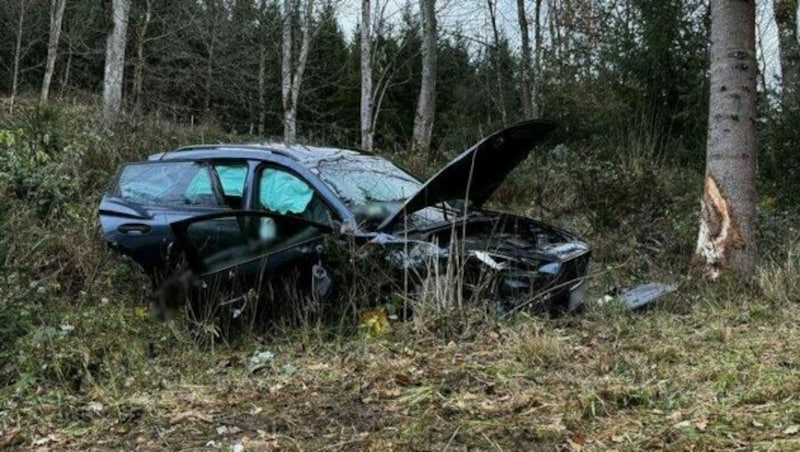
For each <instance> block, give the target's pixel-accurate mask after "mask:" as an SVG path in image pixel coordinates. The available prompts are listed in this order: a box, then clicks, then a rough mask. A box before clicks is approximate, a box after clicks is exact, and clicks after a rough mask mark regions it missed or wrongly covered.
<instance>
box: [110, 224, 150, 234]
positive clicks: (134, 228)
mask: <svg viewBox="0 0 800 452" xmlns="http://www.w3.org/2000/svg"><path fill="white" fill-rule="evenodd" d="M151 229H152V228H151V227H150V226H148V225H146V224H142V223H125V224H121V225H119V226H118V227H117V231H119V232H121V233H123V234H127V235H144V234H147V233H149V232H150V230H151Z"/></svg>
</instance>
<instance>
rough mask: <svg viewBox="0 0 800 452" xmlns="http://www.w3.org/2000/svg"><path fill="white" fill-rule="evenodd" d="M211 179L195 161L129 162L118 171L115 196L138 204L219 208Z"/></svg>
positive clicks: (208, 171)
mask: <svg viewBox="0 0 800 452" xmlns="http://www.w3.org/2000/svg"><path fill="white" fill-rule="evenodd" d="M211 180H212V179H211V168H210V167H209V166H208V165H204V164H200V163H196V162H157V163H156V162H147V163H132V164H128V165H125V166H124V167H123V168H122V171H121V172H120V176H119V179H118V182H117V196H119V197H121V198H123V199H126V200H129V201H133V202H137V203H140V204H155V205H195V206H219V205H222V202H221V201H220V199H219V197H218V196H216V195H215V193H214V190H213V189H212V183H211Z"/></svg>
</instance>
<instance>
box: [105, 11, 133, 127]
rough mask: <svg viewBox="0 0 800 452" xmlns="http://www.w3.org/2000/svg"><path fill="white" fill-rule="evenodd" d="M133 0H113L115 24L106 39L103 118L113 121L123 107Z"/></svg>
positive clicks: (112, 12)
mask: <svg viewBox="0 0 800 452" xmlns="http://www.w3.org/2000/svg"><path fill="white" fill-rule="evenodd" d="M130 9H131V0H113V2H112V6H111V10H112V11H111V14H112V19H113V22H114V26H113V28H112V29H111V32H110V33H109V34H108V38H107V40H106V63H105V74H104V77H103V119H104V120H106V121H111V120H114V119H116V118H117V117H118V116H119V113H120V110H121V109H122V79H123V76H124V73H125V43H126V40H127V35H128V14H129V13H130Z"/></svg>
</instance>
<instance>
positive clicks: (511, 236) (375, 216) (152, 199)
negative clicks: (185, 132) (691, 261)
mask: <svg viewBox="0 0 800 452" xmlns="http://www.w3.org/2000/svg"><path fill="white" fill-rule="evenodd" d="M555 127H556V126H555V124H553V123H550V122H546V121H526V122H522V123H519V124H516V125H514V126H512V127H509V128H506V129H503V130H501V131H498V132H496V133H494V134H492V135H491V136H489V137H487V138H485V139H483V140H481V141H480V142H478V143H477V144H475V145H474V146H472V147H471V148H469V149H467V150H466V151H464V152H463V153H461V154H460V155H459V156H458V157H456V158H455V159H454V160H452V161H451V162H450V163H449V164H447V165H446V166H445V167H443V168H442V169H441V170H440V171H438V172H437V173H436V174H435V175H434V176H433V177H431V178H430V179H428V180H427V181H421V180H420V179H418V178H417V177H415V176H413V175H412V174H411V173H410V172H408V171H406V170H404V169H403V168H401V167H400V166H399V165H397V164H395V163H392V162H391V161H389V160H387V159H385V158H383V157H380V156H377V155H372V154H370V153H366V152H362V151H358V150H351V149H338V148H328V147H316V146H305V145H300V144H297V145H285V144H276V143H264V144H213V145H198V146H189V147H182V148H179V149H176V150H172V151H168V152H162V153H157V154H153V155H151V156H150V157H149V158H148V159H147V160H146V161H142V162H134V163H128V164H125V165H123V166H122V168H121V169H120V170H119V172H118V175H117V177H116V180H115V182H114V185H113V189H112V190H111V191H109V192H108V193H107V194H105V195H104V196H103V198H102V200H101V202H100V206H99V217H100V223H101V228H102V232H103V234H104V235H105V238H106V240H107V242H108V244H109V245H110V246H111V247H112V248H113V249H115V250H117V251H119V252H120V253H122V254H124V255H127V256H129V257H130V258H131V259H133V260H134V261H135V262H136V263H138V264H139V265H140V266H141V267H142V268H143V269H144V271H145V272H146V273H147V274H148V275H150V277H151V278H152V279H153V281H154V284H155V285H156V286H158V285H159V284H160V281H161V276H160V275H165V274H169V273H170V272H171V271H173V270H174V267H175V266H176V265H177V264H176V262H177V259H178V256H180V257H181V258H182V259H185V264H186V265H188V267H189V269H190V271H191V277H190V279H191V280H192V281H194V282H195V283H196V284H197V283H198V281H200V282H202V283H203V284H209V281H211V280H212V279H214V280H216V281H219V280H220V279H233V278H235V279H237V283H238V284H239V286H240V287H242V288H248V287H250V288H252V287H256V286H258V285H260V284H263V282H264V281H266V280H271V281H274V280H275V279H276V278H281V277H282V275H287V274H290V273H291V274H294V275H300V278H299V280H298V282H296V283H293V284H295V285H299V286H305V287H307V288H308V289H309V290H312V291H316V292H319V294H320V295H325V294H326V293H328V292H330V291H331V290H334V289H335V288H333V287H332V286H335V283H334V282H333V281H331V279H330V278H328V277H327V273H328V272H327V270H330V269H329V268H327V269H326V265H327V260H328V259H327V256H326V255H325V254H326V251H325V250H326V247H325V244H326V242H327V241H330V240H340V241H341V240H349V241H351V242H354V243H357V244H358V245H359V247H358V252H357V253H355V251H354V253H355V254H358V256H352V258H353V259H355V258H357V257H359V256H363V255H364V253H366V254H369V255H370V256H371V257H372V258H377V259H378V260H379V261H380V262H382V267H383V268H386V269H388V272H389V273H391V274H393V275H395V277H396V278H402V277H403V275H408V274H410V273H411V274H413V275H414V278H413V281H412V285H416V286H417V287H419V286H420V285H422V284H424V283H425V281H426V280H430V279H431V277H432V276H433V275H432V273H436V272H432V271H431V268H433V267H432V263H433V264H435V265H439V264H441V263H442V262H450V263H452V262H455V261H457V262H458V263H459V265H458V271H459V272H460V275H461V276H463V280H464V281H465V283H464V290H474V289H475V288H476V286H477V285H478V284H484V286H485V287H490V288H491V293H492V297H494V298H495V299H496V300H495V301H501V302H502V303H501V304H502V305H503V309H504V310H506V311H508V310H514V309H518V308H519V307H521V306H525V305H527V304H531V303H534V302H535V303H539V304H544V305H547V306H548V309H556V310H560V311H571V310H574V309H577V308H578V307H580V306H581V305H582V303H583V301H584V300H583V299H584V292H585V287H586V285H587V283H586V276H587V271H588V267H589V262H590V255H591V251H590V247H589V246H588V245H587V244H586V243H585V242H584V241H583V240H581V239H580V238H579V237H577V236H575V235H574V234H572V233H570V232H567V231H565V230H562V229H560V228H557V227H555V226H552V225H548V224H546V223H544V222H541V221H538V220H535V219H531V218H526V217H523V216H518V215H513V214H510V213H501V212H496V211H492V210H489V209H486V208H485V205H486V203H487V201H488V200H489V199H490V197H491V196H492V194H493V193H494V192H495V191H496V190H497V188H498V187H499V186H500V185H501V184H502V183H503V181H504V180H505V179H506V177H507V176H508V175H509V173H510V172H511V171H512V170H513V169H514V168H516V167H517V166H518V165H519V164H520V163H521V162H522V161H523V160H524V159H525V158H526V157H527V156H528V155H529V153H530V152H531V151H532V150H533V149H534V148H535V147H536V146H537V145H539V144H541V143H542V142H543V141H544V139H545V138H546V137H547V136H548V135H549V134H550V133H551V132H552V131H553V130H554V128H555ZM365 250H366V251H365ZM481 281H482V283H481Z"/></svg>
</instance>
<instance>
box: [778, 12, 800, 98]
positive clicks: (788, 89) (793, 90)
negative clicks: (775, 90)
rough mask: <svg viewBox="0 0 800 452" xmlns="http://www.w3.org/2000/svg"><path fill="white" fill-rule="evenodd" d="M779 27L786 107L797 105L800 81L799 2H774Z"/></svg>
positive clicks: (783, 92) (782, 96)
mask: <svg viewBox="0 0 800 452" xmlns="http://www.w3.org/2000/svg"><path fill="white" fill-rule="evenodd" d="M773 10H774V12H775V23H776V24H777V25H778V52H779V54H780V59H779V60H780V66H781V88H782V90H781V100H782V102H783V105H784V107H790V106H793V105H795V104H796V100H797V99H795V97H796V96H797V83H798V82H799V81H800V42H798V40H797V38H798V36H797V0H774V1H773Z"/></svg>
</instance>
